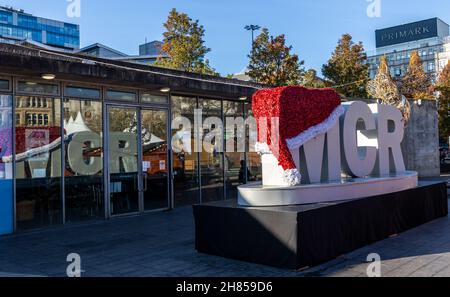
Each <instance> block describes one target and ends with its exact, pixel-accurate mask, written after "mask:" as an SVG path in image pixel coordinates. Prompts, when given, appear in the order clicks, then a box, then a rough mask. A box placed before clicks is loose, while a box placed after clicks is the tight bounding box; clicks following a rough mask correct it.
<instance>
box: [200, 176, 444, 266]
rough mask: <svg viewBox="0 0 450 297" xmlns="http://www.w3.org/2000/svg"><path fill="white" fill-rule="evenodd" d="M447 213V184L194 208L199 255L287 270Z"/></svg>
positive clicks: (213, 204)
mask: <svg viewBox="0 0 450 297" xmlns="http://www.w3.org/2000/svg"><path fill="white" fill-rule="evenodd" d="M447 215H448V200H447V189H446V184H445V183H434V182H421V183H420V185H419V187H418V188H416V189H412V190H408V191H403V192H398V193H393V194H387V195H382V196H375V197H369V198H362V199H358V200H353V201H347V202H339V203H322V204H311V205H299V206H289V207H264V208H256V207H251V208H244V207H239V206H238V205H237V202H236V201H222V202H215V203H210V204H203V205H195V206H194V217H195V233H196V236H195V246H196V249H197V251H198V252H201V253H206V254H211V255H217V256H222V257H226V258H231V259H236V260H242V261H247V262H252V263H259V264H265V265H270V266H274V267H280V268H287V269H301V268H305V267H312V266H315V265H318V264H321V263H324V262H327V261H329V260H332V259H334V258H336V257H338V256H340V255H343V254H345V253H349V252H351V251H353V250H355V249H358V248H361V247H363V246H366V245H368V244H371V243H374V242H376V241H380V240H382V239H386V238H388V237H390V236H391V235H394V234H398V233H401V232H404V231H406V230H408V229H411V228H414V227H417V226H419V225H422V224H424V223H427V222H430V221H432V220H435V219H437V218H441V217H445V216H447Z"/></svg>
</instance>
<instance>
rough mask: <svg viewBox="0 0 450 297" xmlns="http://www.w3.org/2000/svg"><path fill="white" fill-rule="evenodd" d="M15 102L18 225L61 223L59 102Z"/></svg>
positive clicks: (25, 99) (44, 99) (43, 99)
mask: <svg viewBox="0 0 450 297" xmlns="http://www.w3.org/2000/svg"><path fill="white" fill-rule="evenodd" d="M16 100H17V103H16V104H17V107H16V113H17V115H18V116H19V119H18V120H17V121H16V135H15V137H16V165H15V168H16V189H17V192H16V199H17V201H16V212H17V226H18V228H19V229H28V228H36V227H40V226H46V225H53V224H58V223H61V218H62V211H61V198H60V197H61V166H60V165H61V127H60V121H61V115H60V107H61V106H60V104H61V103H60V100H59V99H55V98H48V97H36V96H34V97H24V96H18V97H16ZM40 118H41V119H42V120H41V121H40V120H39V119H40ZM45 119H46V120H45Z"/></svg>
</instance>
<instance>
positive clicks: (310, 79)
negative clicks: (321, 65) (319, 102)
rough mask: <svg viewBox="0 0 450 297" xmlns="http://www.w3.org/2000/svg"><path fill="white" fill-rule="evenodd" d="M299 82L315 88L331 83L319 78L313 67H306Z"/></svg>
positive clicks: (324, 86)
mask: <svg viewBox="0 0 450 297" xmlns="http://www.w3.org/2000/svg"><path fill="white" fill-rule="evenodd" d="M301 84H302V85H303V86H304V87H307V88H316V89H320V88H326V87H328V86H331V84H330V83H329V82H326V81H325V80H323V79H321V78H319V77H318V76H317V71H316V70H314V69H308V70H307V71H306V72H305V74H304V75H303V77H302V82H301Z"/></svg>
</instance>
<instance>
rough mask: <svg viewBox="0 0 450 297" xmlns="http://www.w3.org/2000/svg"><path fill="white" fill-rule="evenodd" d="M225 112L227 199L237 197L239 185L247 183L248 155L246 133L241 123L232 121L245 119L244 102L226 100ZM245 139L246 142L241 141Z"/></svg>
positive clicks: (224, 104) (224, 103)
mask: <svg viewBox="0 0 450 297" xmlns="http://www.w3.org/2000/svg"><path fill="white" fill-rule="evenodd" d="M223 113H224V118H225V122H226V126H225V147H226V153H225V185H226V188H225V192H226V198H227V199H234V198H236V197H237V195H238V193H237V187H238V186H239V185H242V184H245V183H246V180H247V176H246V170H247V166H246V160H245V158H246V156H245V137H241V136H242V134H244V133H245V130H244V131H243V130H242V126H241V125H235V124H233V123H232V122H231V121H233V122H234V121H235V120H236V119H239V118H242V119H244V104H243V103H241V102H233V101H224V102H223ZM240 128H241V129H240ZM242 139H243V140H244V143H239V141H242Z"/></svg>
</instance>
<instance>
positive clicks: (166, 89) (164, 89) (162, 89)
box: [159, 87, 170, 93]
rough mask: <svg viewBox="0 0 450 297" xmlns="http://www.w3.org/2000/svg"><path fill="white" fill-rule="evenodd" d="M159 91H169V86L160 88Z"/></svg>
mask: <svg viewBox="0 0 450 297" xmlns="http://www.w3.org/2000/svg"><path fill="white" fill-rule="evenodd" d="M159 91H160V92H162V93H169V92H170V88H169V87H165V88H161V89H160V90H159Z"/></svg>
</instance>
